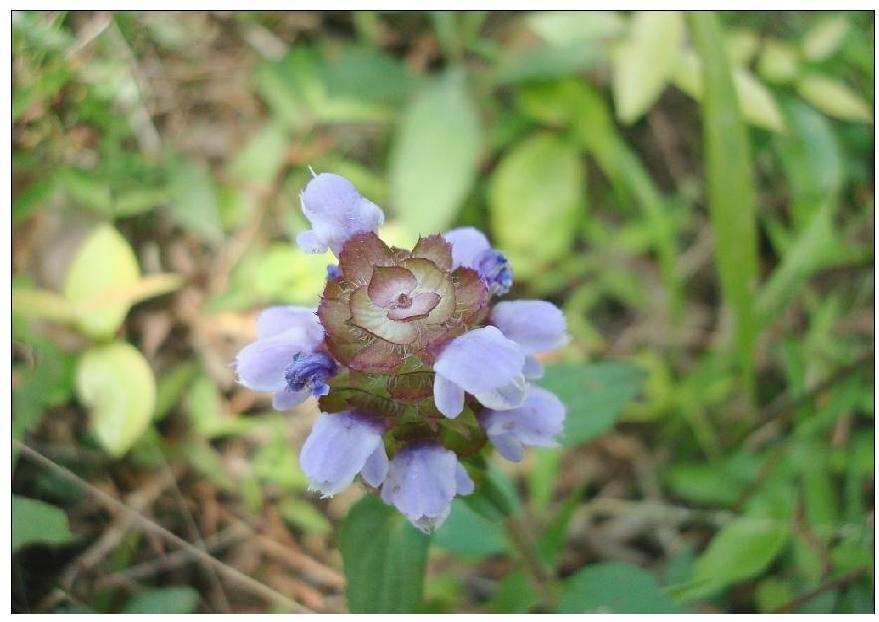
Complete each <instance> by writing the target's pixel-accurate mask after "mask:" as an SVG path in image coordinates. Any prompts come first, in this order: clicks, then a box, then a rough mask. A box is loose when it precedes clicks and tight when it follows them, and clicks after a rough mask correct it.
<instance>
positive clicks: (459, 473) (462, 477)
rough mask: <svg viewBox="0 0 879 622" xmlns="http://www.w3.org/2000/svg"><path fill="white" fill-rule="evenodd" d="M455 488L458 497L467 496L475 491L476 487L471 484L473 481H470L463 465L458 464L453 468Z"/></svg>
mask: <svg viewBox="0 0 879 622" xmlns="http://www.w3.org/2000/svg"><path fill="white" fill-rule="evenodd" d="M455 486H456V492H457V493H458V494H459V495H469V494H472V493H473V491H474V490H475V489H476V486H475V485H474V484H473V480H472V479H470V474H469V473H467V469H465V468H464V465H463V464H461V463H460V462H459V463H458V465H457V466H456V467H455Z"/></svg>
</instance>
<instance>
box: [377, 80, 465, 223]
mask: <svg viewBox="0 0 879 622" xmlns="http://www.w3.org/2000/svg"><path fill="white" fill-rule="evenodd" d="M481 133H482V130H481V128H480V124H479V117H478V116H477V113H476V108H475V106H474V105H473V102H472V100H471V97H470V94H469V93H468V90H467V82H466V80H465V77H464V75H463V74H460V73H457V72H451V73H448V74H447V75H445V76H443V77H441V78H439V79H437V80H436V81H434V82H433V83H431V84H429V85H428V86H427V87H426V88H425V89H424V90H422V91H421V92H420V93H419V94H418V95H417V96H416V97H415V99H413V100H412V102H410V104H409V106H408V107H407V108H406V110H405V111H404V113H403V117H402V119H401V120H400V125H399V127H398V128H397V131H396V133H395V135H394V140H393V143H392V145H391V155H390V162H389V175H390V190H391V204H392V206H393V208H394V210H395V213H396V214H397V215H398V216H399V217H400V219H401V220H402V221H403V223H404V224H405V225H406V226H407V227H408V228H410V229H412V230H413V231H417V232H419V233H423V234H427V233H433V232H435V231H442V230H444V229H447V228H448V227H449V225H451V224H452V223H453V222H454V220H455V217H456V216H457V214H458V210H459V209H460V207H461V204H462V202H463V201H464V199H465V198H466V197H467V195H468V194H469V192H470V188H471V186H472V185H473V180H474V178H475V176H476V168H477V164H478V159H479V150H480V147H481V142H482V137H481Z"/></svg>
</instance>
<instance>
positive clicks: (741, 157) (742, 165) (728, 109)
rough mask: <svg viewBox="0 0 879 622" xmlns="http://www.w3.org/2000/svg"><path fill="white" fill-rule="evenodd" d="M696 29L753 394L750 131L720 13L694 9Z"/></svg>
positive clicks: (721, 255)
mask: <svg viewBox="0 0 879 622" xmlns="http://www.w3.org/2000/svg"><path fill="white" fill-rule="evenodd" d="M690 19H691V24H692V34H693V38H694V39H695V42H696V45H697V47H698V49H699V52H700V55H701V57H702V61H703V74H702V75H703V80H704V84H705V96H704V98H703V101H702V110H703V114H704V125H703V133H704V138H705V153H706V160H707V161H706V169H707V170H706V176H707V179H708V206H709V211H710V216H711V227H712V230H713V232H714V245H715V251H714V259H715V263H716V265H717V271H718V272H719V274H720V284H721V289H722V292H723V297H724V301H725V302H726V304H728V305H729V306H730V307H731V308H732V311H733V317H734V322H735V349H736V352H737V354H738V360H739V367H740V370H741V373H742V378H743V381H744V385H745V390H746V393H747V395H749V396H750V395H753V385H754V377H753V369H754V366H753V360H752V355H753V349H754V339H755V336H756V335H755V332H756V331H755V321H754V311H753V293H754V289H755V287H756V285H757V214H756V212H757V206H756V194H755V191H754V179H753V171H752V168H751V153H750V145H749V142H748V133H747V128H746V127H745V124H744V123H743V121H742V117H741V113H740V110H739V106H738V104H737V100H736V97H735V87H734V84H733V78H732V73H731V70H730V66H729V63H728V62H727V59H726V51H725V50H724V48H723V45H722V40H723V37H722V33H721V30H720V26H719V25H718V23H717V18H716V17H715V16H714V14H713V13H710V12H699V13H691V14H690Z"/></svg>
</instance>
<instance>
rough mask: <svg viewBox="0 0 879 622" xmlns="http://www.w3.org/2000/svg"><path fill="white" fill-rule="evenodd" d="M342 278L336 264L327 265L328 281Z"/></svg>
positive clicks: (340, 270)
mask: <svg viewBox="0 0 879 622" xmlns="http://www.w3.org/2000/svg"><path fill="white" fill-rule="evenodd" d="M340 276H342V269H341V268H340V267H339V266H337V265H336V264H332V263H331V264H329V265H328V266H327V278H328V279H331V280H332V279H338V278H339V277H340Z"/></svg>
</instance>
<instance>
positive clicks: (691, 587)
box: [673, 516, 790, 602]
mask: <svg viewBox="0 0 879 622" xmlns="http://www.w3.org/2000/svg"><path fill="white" fill-rule="evenodd" d="M789 533H790V530H789V528H788V526H787V524H785V523H782V522H780V521H776V520H772V519H768V518H754V517H748V516H745V517H742V518H738V519H736V520H734V521H732V522H731V523H729V524H728V525H726V526H725V527H724V528H723V529H722V530H720V531H719V532H718V533H717V535H716V536H714V538H713V539H712V540H711V543H710V544H709V545H708V548H707V549H706V550H705V552H704V553H702V555H700V556H699V558H698V559H697V560H696V563H695V566H694V574H693V578H692V580H690V581H688V582H687V583H684V584H679V585H677V586H675V587H674V589H673V595H674V596H675V597H676V598H677V599H679V600H681V601H683V602H692V601H694V600H700V599H703V598H707V597H709V596H712V595H713V594H716V593H717V592H720V591H721V590H723V589H724V588H726V587H728V586H731V585H734V584H736V583H738V582H740V581H742V580H744V579H747V578H749V577H753V576H755V575H757V574H758V573H760V571H762V570H763V569H764V568H766V566H768V565H769V564H770V563H771V562H772V560H773V559H775V557H776V555H778V554H779V552H781V549H782V547H784V545H785V544H786V543H787V540H788V536H789Z"/></svg>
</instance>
